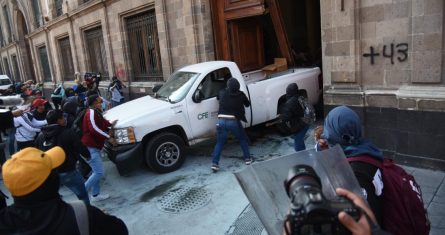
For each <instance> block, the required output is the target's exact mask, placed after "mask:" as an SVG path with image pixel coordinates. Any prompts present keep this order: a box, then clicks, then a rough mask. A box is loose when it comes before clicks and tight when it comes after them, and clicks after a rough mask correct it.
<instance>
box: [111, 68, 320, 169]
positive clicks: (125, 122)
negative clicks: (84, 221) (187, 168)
mask: <svg viewBox="0 0 445 235" xmlns="http://www.w3.org/2000/svg"><path fill="white" fill-rule="evenodd" d="M319 74H320V69H319V68H317V67H315V68H301V69H289V70H286V71H283V72H279V73H276V74H272V75H266V74H265V73H264V72H263V71H261V70H258V71H253V72H249V73H244V74H241V72H240V70H239V69H238V66H237V65H236V64H235V63H234V62H230V61H212V62H204V63H200V64H194V65H189V66H185V67H183V68H181V69H179V70H178V71H176V72H175V73H173V74H172V75H171V77H170V78H169V79H168V80H167V81H166V82H165V84H163V85H162V86H161V87H160V88H159V89H156V88H154V89H153V90H154V92H155V94H154V96H148V95H147V96H145V97H142V98H139V99H135V100H132V101H129V102H126V103H124V104H122V105H119V106H117V107H115V108H112V109H110V110H108V111H107V112H106V113H105V117H106V118H107V119H108V120H116V119H117V120H118V122H117V124H116V126H115V131H114V137H115V139H116V140H117V142H118V145H117V146H112V145H111V144H109V143H106V144H105V148H104V151H105V153H106V154H107V155H108V157H109V158H110V160H111V161H113V162H114V163H115V164H116V166H117V169H118V171H119V173H120V174H127V173H128V172H130V171H132V170H133V169H135V168H137V167H139V166H140V165H141V163H142V162H144V161H145V163H146V164H147V165H148V166H149V167H150V168H152V169H153V170H155V171H157V172H160V173H166V172H171V171H174V170H176V169H178V168H179V167H181V165H182V164H183V163H184V160H185V157H186V156H185V146H193V145H195V144H197V143H199V142H201V141H203V140H207V139H210V138H214V137H215V135H216V122H217V115H218V108H219V105H218V100H217V98H216V96H217V94H218V92H219V91H220V90H221V89H224V88H225V87H226V81H227V80H228V79H229V78H230V77H234V78H236V79H237V80H238V81H239V83H240V84H241V88H240V90H242V91H243V92H244V93H245V94H246V95H247V97H248V98H249V100H250V102H251V106H250V107H249V108H247V109H246V118H247V121H248V122H247V123H243V125H244V127H245V128H247V127H251V126H254V125H257V124H260V123H265V122H268V121H271V120H274V119H276V117H277V113H278V110H279V107H280V105H281V104H282V103H284V101H285V94H286V87H287V85H288V84H290V83H297V84H298V86H299V88H300V89H305V90H306V92H307V95H308V98H309V101H310V102H311V103H312V104H315V103H317V102H318V99H319V96H320V92H321V91H320V89H319V81H318V76H319ZM209 154H210V153H209Z"/></svg>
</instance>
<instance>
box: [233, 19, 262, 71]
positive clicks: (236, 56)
mask: <svg viewBox="0 0 445 235" xmlns="http://www.w3.org/2000/svg"><path fill="white" fill-rule="evenodd" d="M229 29H230V32H231V33H230V36H231V38H230V41H231V46H232V48H231V52H232V55H233V60H234V61H235V63H237V64H238V67H239V68H240V70H241V72H246V71H252V70H255V69H260V68H262V67H264V65H265V64H264V63H265V62H264V44H263V29H262V26H261V25H260V23H259V21H258V20H257V19H256V18H252V17H249V18H243V19H239V20H233V21H230V23H229Z"/></svg>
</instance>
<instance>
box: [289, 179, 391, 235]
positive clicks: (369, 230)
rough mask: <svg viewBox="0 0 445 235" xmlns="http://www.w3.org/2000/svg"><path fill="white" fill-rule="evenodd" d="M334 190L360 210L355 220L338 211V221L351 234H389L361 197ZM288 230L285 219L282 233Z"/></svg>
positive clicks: (344, 190)
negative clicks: (378, 223)
mask: <svg viewBox="0 0 445 235" xmlns="http://www.w3.org/2000/svg"><path fill="white" fill-rule="evenodd" d="M336 192H337V194H338V195H339V196H343V197H346V198H348V199H349V200H351V201H352V202H353V203H354V205H356V206H357V207H359V208H360V209H361V210H362V214H361V216H360V218H359V219H358V220H357V221H356V220H355V219H354V218H352V217H351V216H350V215H348V213H346V212H344V211H342V212H340V213H338V220H339V221H340V223H341V224H342V225H343V226H345V227H346V228H347V229H348V230H349V231H350V232H351V233H352V234H353V235H371V234H372V235H388V234H389V233H388V232H385V231H383V230H381V229H380V227H379V226H378V225H377V223H376V219H375V216H374V214H373V213H372V211H371V209H370V208H369V207H368V205H367V204H366V202H365V201H364V200H363V199H362V198H361V197H359V196H358V195H356V194H354V193H353V192H351V191H349V190H346V189H343V188H337V190H336ZM290 230H291V224H290V222H289V221H286V223H285V227H284V231H283V234H284V235H290V234H291V233H290Z"/></svg>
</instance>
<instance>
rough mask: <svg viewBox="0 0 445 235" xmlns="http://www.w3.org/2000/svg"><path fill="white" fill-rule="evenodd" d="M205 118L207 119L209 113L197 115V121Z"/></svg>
mask: <svg viewBox="0 0 445 235" xmlns="http://www.w3.org/2000/svg"><path fill="white" fill-rule="evenodd" d="M207 118H209V112H205V113H199V114H198V120H202V119H207Z"/></svg>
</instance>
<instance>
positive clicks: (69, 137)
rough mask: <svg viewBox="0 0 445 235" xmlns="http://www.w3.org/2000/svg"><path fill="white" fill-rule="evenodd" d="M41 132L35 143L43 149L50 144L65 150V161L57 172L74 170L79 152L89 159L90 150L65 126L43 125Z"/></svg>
mask: <svg viewBox="0 0 445 235" xmlns="http://www.w3.org/2000/svg"><path fill="white" fill-rule="evenodd" d="M41 131H42V132H41V133H40V134H39V136H38V137H37V139H36V141H35V145H36V146H37V147H38V148H39V149H42V150H45V149H47V148H48V146H45V145H50V144H52V146H53V147H54V146H59V147H61V148H62V149H63V151H65V154H66V159H65V162H64V163H63V164H62V165H61V166H60V167H59V168H57V169H58V172H59V173H63V172H70V171H74V170H76V163H77V160H78V159H79V154H81V155H82V156H83V157H85V158H87V159H89V158H90V157H91V156H90V152H89V151H88V149H87V148H86V147H85V146H84V145H83V144H82V142H81V141H80V139H79V137H78V136H77V134H75V132H74V130H72V129H69V128H66V127H64V126H61V125H58V124H51V125H48V126H44V127H42V129H41Z"/></svg>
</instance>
